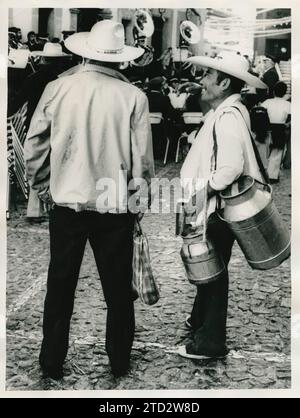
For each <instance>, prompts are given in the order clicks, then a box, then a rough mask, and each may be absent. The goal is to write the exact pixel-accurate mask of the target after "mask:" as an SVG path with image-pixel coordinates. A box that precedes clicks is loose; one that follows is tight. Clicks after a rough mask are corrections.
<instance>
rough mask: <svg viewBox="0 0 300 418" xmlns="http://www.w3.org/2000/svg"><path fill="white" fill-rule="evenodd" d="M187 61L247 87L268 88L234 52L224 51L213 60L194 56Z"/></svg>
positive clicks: (243, 59)
mask: <svg viewBox="0 0 300 418" xmlns="http://www.w3.org/2000/svg"><path fill="white" fill-rule="evenodd" d="M187 61H188V62H191V63H193V64H195V65H199V66H201V67H207V68H213V69H215V70H218V71H222V72H224V73H226V74H229V75H232V76H234V77H236V78H238V79H239V80H243V81H245V83H246V84H248V85H249V86H253V87H256V88H260V89H267V88H268V86H267V85H266V84H265V83H263V82H262V81H261V80H260V79H259V78H258V77H256V76H254V75H252V74H250V73H249V71H248V70H249V63H248V61H247V60H246V59H245V58H244V57H242V56H241V55H238V54H236V53H234V52H229V51H224V52H221V53H220V54H219V55H217V56H216V57H215V58H210V57H206V56H195V57H190V58H188V59H187Z"/></svg>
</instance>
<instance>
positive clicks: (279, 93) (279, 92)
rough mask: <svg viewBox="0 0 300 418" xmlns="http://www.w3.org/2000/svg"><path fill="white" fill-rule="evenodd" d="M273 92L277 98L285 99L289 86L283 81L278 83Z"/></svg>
mask: <svg viewBox="0 0 300 418" xmlns="http://www.w3.org/2000/svg"><path fill="white" fill-rule="evenodd" d="M273 91H274V95H275V96H276V97H283V96H284V95H285V93H286V91H287V85H286V84H285V83H284V82H283V81H278V82H277V83H276V84H275V86H274V90H273Z"/></svg>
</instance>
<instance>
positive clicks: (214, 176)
mask: <svg viewBox="0 0 300 418" xmlns="http://www.w3.org/2000/svg"><path fill="white" fill-rule="evenodd" d="M234 107H238V108H239V109H240V111H241V113H242V115H243V117H242V116H241V114H240V113H239V111H238V110H236V109H234ZM214 126H215V131H216V138H217V144H218V148H217V164H216V170H215V169H214V168H215V158H214V157H215V156H214V140H213V127H214ZM249 131H250V118H249V113H248V110H247V109H246V107H245V106H244V105H243V104H242V103H241V96H240V95H239V94H232V95H231V96H229V97H228V98H227V99H225V100H224V101H223V102H222V103H221V104H220V105H219V106H218V107H217V108H216V110H215V111H213V110H210V111H209V112H208V113H207V115H206V119H205V122H204V125H203V126H202V128H201V129H200V131H199V133H198V135H197V136H196V138H195V140H194V142H193V145H192V147H191V149H190V151H189V153H188V155H187V157H186V159H185V161H184V164H183V166H182V169H181V173H180V175H181V181H182V183H183V184H184V182H187V183H189V184H196V183H197V181H200V184H201V183H202V184H204V183H206V182H209V184H210V186H211V187H212V188H213V189H214V190H217V191H220V190H224V189H225V188H226V187H228V186H229V185H231V184H232V183H233V182H234V181H235V180H237V179H238V178H239V176H240V175H242V174H243V175H249V176H251V177H254V178H255V179H257V180H259V181H263V179H262V176H261V173H260V170H259V167H258V164H257V160H256V157H255V153H254V149H253V145H252V142H251V137H250V133H249ZM190 192H191V195H192V194H194V193H195V190H193V189H192V188H191V189H190ZM215 209H216V198H215V197H212V198H211V199H210V202H209V206H208V215H209V214H210V213H212V212H214V211H215Z"/></svg>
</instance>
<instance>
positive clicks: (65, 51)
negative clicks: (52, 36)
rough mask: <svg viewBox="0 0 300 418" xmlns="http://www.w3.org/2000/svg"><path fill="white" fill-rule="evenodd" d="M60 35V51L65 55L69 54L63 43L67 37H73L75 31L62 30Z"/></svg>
mask: <svg viewBox="0 0 300 418" xmlns="http://www.w3.org/2000/svg"><path fill="white" fill-rule="evenodd" d="M61 33H62V36H63V39H62V40H61V41H60V44H61V47H62V50H63V52H64V53H65V54H70V51H68V49H67V48H66V46H65V41H66V39H68V37H69V36H71V35H73V34H74V33H75V31H74V30H63V31H62V32H61Z"/></svg>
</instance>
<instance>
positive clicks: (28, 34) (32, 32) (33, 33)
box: [27, 30, 35, 39]
mask: <svg viewBox="0 0 300 418" xmlns="http://www.w3.org/2000/svg"><path fill="white" fill-rule="evenodd" d="M31 35H35V32H34V31H33V30H31V31H30V32H28V33H27V39H29V36H31Z"/></svg>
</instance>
